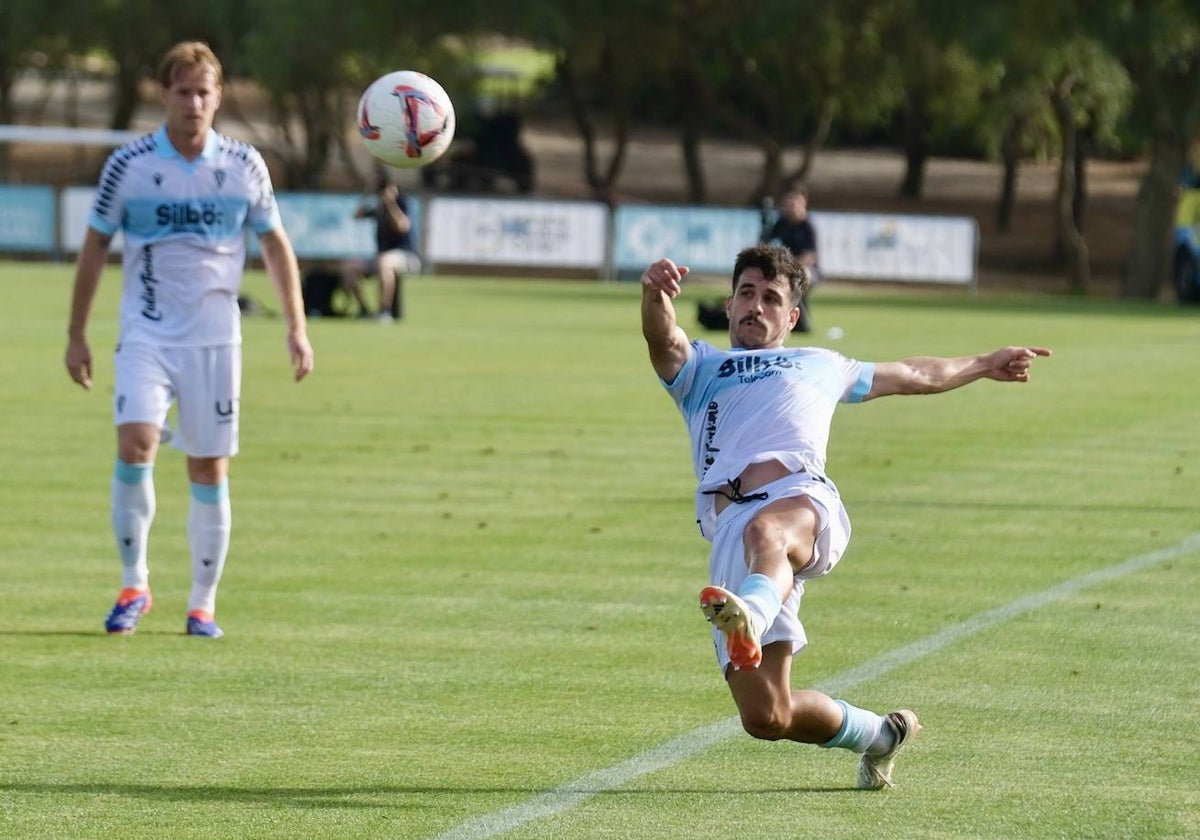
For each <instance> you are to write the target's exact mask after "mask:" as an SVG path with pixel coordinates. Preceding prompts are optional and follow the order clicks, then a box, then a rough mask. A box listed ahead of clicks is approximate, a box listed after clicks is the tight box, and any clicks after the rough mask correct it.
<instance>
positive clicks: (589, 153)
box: [556, 55, 601, 190]
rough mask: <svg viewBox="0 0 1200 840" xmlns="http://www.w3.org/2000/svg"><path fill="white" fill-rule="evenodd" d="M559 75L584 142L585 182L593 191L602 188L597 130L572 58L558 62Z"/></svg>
mask: <svg viewBox="0 0 1200 840" xmlns="http://www.w3.org/2000/svg"><path fill="white" fill-rule="evenodd" d="M556 70H557V74H558V78H559V81H561V82H562V84H563V89H564V90H565V91H566V94H567V104H568V105H569V106H570V108H571V117H572V118H573V119H574V120H575V128H576V129H577V130H578V131H579V137H580V139H581V140H583V180H584V182H585V183H586V184H587V185H588V186H589V187H591V188H592V189H593V190H597V189H599V188H600V180H601V179H600V172H599V168H598V167H597V165H596V129H595V126H594V125H593V124H592V119H591V115H590V114H588V110H587V105H585V104H584V101H583V91H581V90H580V88H579V78H578V77H577V76H576V75H575V70H574V68H572V67H571V57H570V56H569V55H566V56H563V57H561V58H560V59H559V60H558V64H557V68H556Z"/></svg>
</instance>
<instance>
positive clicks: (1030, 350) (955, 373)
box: [864, 347, 1050, 400]
mask: <svg viewBox="0 0 1200 840" xmlns="http://www.w3.org/2000/svg"><path fill="white" fill-rule="evenodd" d="M1039 356H1046V357H1048V356H1050V351H1049V350H1048V349H1046V348H1045V347H1001V348H1000V349H999V350H994V351H992V352H991V353H984V354H982V355H979V356H958V357H954V358H948V357H941V356H917V357H914V358H911V359H904V360H903V361H899V362H881V363H879V364H877V365H876V366H875V378H874V380H873V382H872V384H871V390H870V391H869V392H867V395H866V397H865V398H864V399H868V400H870V399H874V398H875V397H887V396H891V395H893V394H940V393H942V392H943V391H952V390H954V389H955V388H961V387H962V386H963V385H969V384H970V383H972V382H976V381H978V380H980V379H994V380H996V381H997V382H1028V381H1029V370H1030V368H1031V367H1032V366H1033V361H1034V359H1036V358H1038V357H1039Z"/></svg>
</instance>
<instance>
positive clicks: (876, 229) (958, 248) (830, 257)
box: [811, 212, 979, 285]
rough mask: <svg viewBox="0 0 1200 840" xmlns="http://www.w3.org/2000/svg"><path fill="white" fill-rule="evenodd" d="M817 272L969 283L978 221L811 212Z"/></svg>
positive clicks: (848, 276) (972, 275) (830, 275)
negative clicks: (818, 267) (818, 266)
mask: <svg viewBox="0 0 1200 840" xmlns="http://www.w3.org/2000/svg"><path fill="white" fill-rule="evenodd" d="M811 217H812V223H813V227H814V228H816V231H817V254H818V260H819V263H820V269H821V276H822V277H828V278H831V279H832V278H838V279H844V280H902V281H912V282H918V283H961V284H970V285H974V283H975V276H976V263H977V259H976V257H977V252H978V245H977V243H978V239H979V236H978V234H979V226H978V224H977V223H976V222H975V220H974V219H972V218H969V217H958V216H899V215H897V216H890V215H883V214H873V213H816V212H814V213H812V214H811Z"/></svg>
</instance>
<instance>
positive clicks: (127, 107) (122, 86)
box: [108, 62, 141, 131]
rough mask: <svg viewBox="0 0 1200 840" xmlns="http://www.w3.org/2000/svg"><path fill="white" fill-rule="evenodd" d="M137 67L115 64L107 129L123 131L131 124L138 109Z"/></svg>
mask: <svg viewBox="0 0 1200 840" xmlns="http://www.w3.org/2000/svg"><path fill="white" fill-rule="evenodd" d="M139 69H140V68H139V67H138V66H137V65H133V66H130V64H129V63H127V62H121V63H119V64H117V74H116V76H114V77H113V82H112V85H113V106H112V115H111V116H110V118H109V121H108V127H109V128H111V129H114V130H116V131H124V130H126V129H127V128H129V126H130V125H132V124H133V115H134V114H135V113H136V112H137V107H138V81H139V79H140V78H141V76H140V75H139Z"/></svg>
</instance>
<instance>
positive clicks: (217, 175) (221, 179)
mask: <svg viewBox="0 0 1200 840" xmlns="http://www.w3.org/2000/svg"><path fill="white" fill-rule="evenodd" d="M213 179H214V180H216V182H217V189H221V187H223V186H225V170H224V169H218V170H217V171H216V172H214V173H213Z"/></svg>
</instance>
